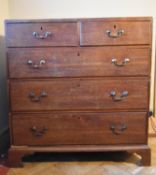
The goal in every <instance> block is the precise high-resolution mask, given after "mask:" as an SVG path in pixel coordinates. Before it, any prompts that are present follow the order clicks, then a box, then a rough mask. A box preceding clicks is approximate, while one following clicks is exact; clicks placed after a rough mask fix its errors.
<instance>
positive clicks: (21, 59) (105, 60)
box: [8, 46, 150, 78]
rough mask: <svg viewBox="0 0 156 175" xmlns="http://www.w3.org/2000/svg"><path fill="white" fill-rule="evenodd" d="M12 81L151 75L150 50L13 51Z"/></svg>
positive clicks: (10, 56) (141, 48)
mask: <svg viewBox="0 0 156 175" xmlns="http://www.w3.org/2000/svg"><path fill="white" fill-rule="evenodd" d="M8 63H9V76H10V78H32V77H38V78H40V77H79V76H81V77H82V76H135V75H139V76H140V75H149V74H150V48H149V47H122V46H119V47H113V48H112V47H94V48H89V47H87V48H42V49H41V48H40V49H39V48H33V49H30V48H16V49H15V48H14V49H13V48H11V49H9V50H8Z"/></svg>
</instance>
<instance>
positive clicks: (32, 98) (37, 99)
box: [28, 91, 47, 102]
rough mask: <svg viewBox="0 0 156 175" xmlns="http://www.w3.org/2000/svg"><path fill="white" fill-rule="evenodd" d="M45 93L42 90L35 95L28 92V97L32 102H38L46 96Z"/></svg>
mask: <svg viewBox="0 0 156 175" xmlns="http://www.w3.org/2000/svg"><path fill="white" fill-rule="evenodd" d="M46 96H47V93H46V92H45V91H42V92H41V93H40V95H39V96H36V95H35V93H34V92H29V94H28V97H29V99H30V100H31V101H32V102H39V101H41V99H42V98H43V97H46Z"/></svg>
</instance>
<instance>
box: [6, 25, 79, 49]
mask: <svg viewBox="0 0 156 175" xmlns="http://www.w3.org/2000/svg"><path fill="white" fill-rule="evenodd" d="M6 36H7V38H6V44H7V47H31V46H77V45H78V44H79V42H78V41H79V40H78V31H77V23H76V22H51V23H7V24H6Z"/></svg>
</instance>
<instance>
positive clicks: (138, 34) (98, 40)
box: [80, 21, 151, 46]
mask: <svg viewBox="0 0 156 175" xmlns="http://www.w3.org/2000/svg"><path fill="white" fill-rule="evenodd" d="M80 38H81V41H80V45H82V46H83V45H84V46H85V45H132V44H151V22H150V21H135V22H134V21H125V22H123V21H122V22H120V21H110V22H109V21H106V22H105V21H83V22H81V37H80Z"/></svg>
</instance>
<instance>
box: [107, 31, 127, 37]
mask: <svg viewBox="0 0 156 175" xmlns="http://www.w3.org/2000/svg"><path fill="white" fill-rule="evenodd" d="M124 33H125V31H124V30H123V29H119V30H117V31H113V32H112V31H111V30H106V34H107V35H108V37H110V38H120V37H121V36H123V34H124Z"/></svg>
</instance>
